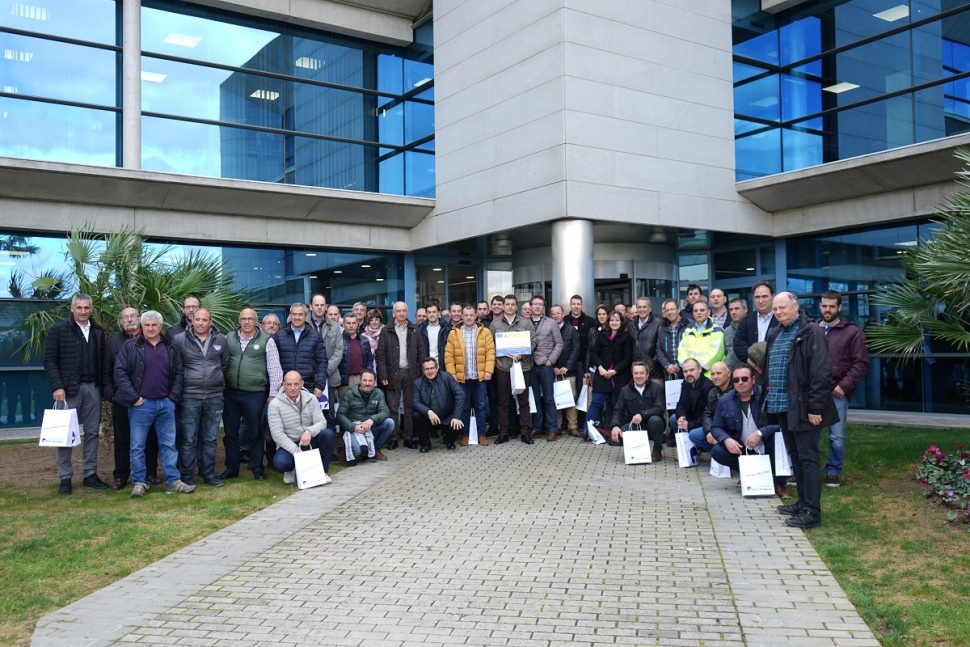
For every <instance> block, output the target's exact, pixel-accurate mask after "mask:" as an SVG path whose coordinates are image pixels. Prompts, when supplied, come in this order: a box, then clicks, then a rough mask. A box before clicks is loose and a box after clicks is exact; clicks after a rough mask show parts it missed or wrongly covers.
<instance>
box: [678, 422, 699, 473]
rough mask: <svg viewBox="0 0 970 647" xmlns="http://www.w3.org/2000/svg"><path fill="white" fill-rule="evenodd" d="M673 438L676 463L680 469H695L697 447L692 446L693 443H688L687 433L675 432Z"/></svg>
mask: <svg viewBox="0 0 970 647" xmlns="http://www.w3.org/2000/svg"><path fill="white" fill-rule="evenodd" d="M674 438H676V439H677V463H678V464H679V465H680V466H681V467H696V466H697V447H695V446H694V443H692V442H690V439H689V438H688V437H687V432H686V431H680V432H677V433H675V434H674Z"/></svg>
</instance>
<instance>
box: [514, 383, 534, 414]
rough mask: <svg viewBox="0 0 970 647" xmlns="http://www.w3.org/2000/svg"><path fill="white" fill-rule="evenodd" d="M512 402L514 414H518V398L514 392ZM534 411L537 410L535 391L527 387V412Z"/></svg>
mask: <svg viewBox="0 0 970 647" xmlns="http://www.w3.org/2000/svg"><path fill="white" fill-rule="evenodd" d="M512 402H514V403H515V413H516V415H518V413H519V399H518V398H517V397H515V394H513V395H512ZM536 411H538V409H537V408H536V396H535V391H533V390H532V389H529V413H535V412H536Z"/></svg>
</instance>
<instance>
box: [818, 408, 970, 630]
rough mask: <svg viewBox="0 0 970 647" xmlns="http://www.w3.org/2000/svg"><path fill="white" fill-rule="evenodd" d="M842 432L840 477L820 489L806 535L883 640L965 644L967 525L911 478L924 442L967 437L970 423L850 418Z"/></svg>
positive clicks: (969, 590) (969, 558)
mask: <svg viewBox="0 0 970 647" xmlns="http://www.w3.org/2000/svg"><path fill="white" fill-rule="evenodd" d="M826 436H827V434H825V433H823V440H822V454H823V456H822V460H823V462H824V461H825V458H826V455H827V451H828V449H827V445H828V438H827V437H826ZM847 438H848V442H847V449H846V469H845V472H843V475H842V476H843V486H842V487H840V488H838V489H836V488H823V490H824V492H823V493H822V494H823V498H822V514H823V519H824V521H823V525H822V527H821V528H819V529H818V530H814V531H810V532H808V533H807V534H808V537H809V539H810V540H811V542H812V544H813V545H814V546H815V548H816V550H818V552H819V554H820V555H821V557H822V559H823V560H825V563H826V564H828V566H829V568H831V569H832V572H833V573H834V574H835V577H836V578H837V579H838V581H839V583H840V584H841V585H842V587H843V588H844V589H845V590H846V592H847V593H848V595H849V598H850V599H851V600H852V602H853V603H854V604H855V605H856V607H857V608H858V609H859V613H860V614H862V617H863V618H864V619H865V621H866V623H868V625H869V627H870V628H872V630H873V631H874V632H875V633H876V635H877V637H878V638H879V640H880V641H881V642H882V644H883V645H886V646H887V647H903V646H906V647H910V646H914V647H918V646H921V645H932V646H933V647H943V646H949V645H953V646H954V647H955V646H958V645H970V533H968V531H967V529H968V526H966V525H950V524H948V523H947V521H946V509H944V508H942V507H939V506H937V505H935V504H933V503H931V502H929V501H928V500H927V499H925V498H923V496H922V491H923V487H922V486H921V485H919V484H917V483H916V481H915V480H914V479H913V472H914V471H915V469H916V467H917V465H918V464H919V463H920V459H921V458H922V455H923V452H924V451H925V450H926V448H927V447H929V446H930V445H933V444H935V445H939V446H940V447H941V448H942V449H943V450H944V451H946V452H947V453H949V452H951V451H952V450H953V449H955V448H956V445H957V443H963V444H964V445H966V446H970V430H923V429H907V428H885V427H853V426H850V427H849V429H848V434H847Z"/></svg>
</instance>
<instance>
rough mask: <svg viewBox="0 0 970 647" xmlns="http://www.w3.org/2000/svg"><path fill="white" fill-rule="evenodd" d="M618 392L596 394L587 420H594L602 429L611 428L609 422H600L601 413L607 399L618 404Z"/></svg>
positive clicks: (587, 414)
mask: <svg viewBox="0 0 970 647" xmlns="http://www.w3.org/2000/svg"><path fill="white" fill-rule="evenodd" d="M616 397H617V394H616V392H613V393H594V394H593V401H592V402H590V403H589V411H587V412H586V420H594V421H596V422H598V423H599V426H600V427H609V426H610V421H609V420H600V412H601V411H602V410H603V405H604V404H606V398H612V400H613V404H614V405H615V404H616ZM553 406H554V407H555V404H553Z"/></svg>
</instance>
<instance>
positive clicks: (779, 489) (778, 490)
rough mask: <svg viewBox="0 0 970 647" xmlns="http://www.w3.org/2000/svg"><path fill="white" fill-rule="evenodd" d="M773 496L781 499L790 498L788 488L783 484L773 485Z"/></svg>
mask: <svg viewBox="0 0 970 647" xmlns="http://www.w3.org/2000/svg"><path fill="white" fill-rule="evenodd" d="M775 494H777V495H778V497H779V498H782V499H787V498H789V497H790V496H791V492H789V491H788V488H787V487H785V486H784V485H783V484H778V483H775Z"/></svg>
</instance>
